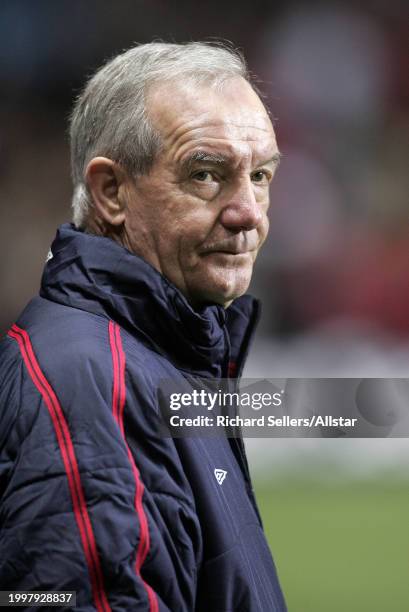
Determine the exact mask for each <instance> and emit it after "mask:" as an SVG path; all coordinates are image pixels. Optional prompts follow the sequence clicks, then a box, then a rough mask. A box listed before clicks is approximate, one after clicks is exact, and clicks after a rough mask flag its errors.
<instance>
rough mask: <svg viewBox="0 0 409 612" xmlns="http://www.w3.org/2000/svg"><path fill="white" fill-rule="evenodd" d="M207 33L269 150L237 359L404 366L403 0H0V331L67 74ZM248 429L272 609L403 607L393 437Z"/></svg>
mask: <svg viewBox="0 0 409 612" xmlns="http://www.w3.org/2000/svg"><path fill="white" fill-rule="evenodd" d="M209 37H223V38H227V39H229V40H231V41H233V42H234V43H235V44H236V45H237V46H239V47H241V48H242V49H243V51H244V53H245V55H246V57H247V59H248V62H249V65H250V68H251V70H252V71H253V72H254V73H255V74H256V75H258V76H259V77H260V79H261V81H262V83H263V84H262V85H261V87H262V89H263V90H264V92H265V94H266V100H267V103H268V105H269V107H270V108H271V110H272V113H273V116H274V117H275V118H277V120H276V130H277V134H278V139H279V144H280V147H281V150H282V152H283V154H284V158H283V162H282V165H281V167H280V170H279V173H278V175H277V178H276V181H275V184H274V185H273V187H272V206H271V215H270V218H271V233H270V238H269V242H268V244H267V245H266V246H265V248H264V251H263V253H262V254H261V255H260V259H259V265H258V269H257V272H256V276H255V281H254V284H253V287H252V292H253V293H254V294H255V295H257V296H259V297H260V298H261V299H262V301H263V313H264V315H263V319H262V324H261V327H260V329H259V333H258V336H257V340H256V344H255V346H254V350H253V353H252V356H251V360H250V362H249V365H248V367H247V370H246V376H247V377H251V376H255V377H262V376H266V377H285V378H287V377H291V376H298V377H302V376H315V377H324V376H334V377H336V376H345V377H347V376H350V377H354V376H357V377H361V376H368V377H370V376H380V377H382V376H384V377H395V378H396V377H407V375H408V372H409V282H408V276H409V223H408V221H409V201H408V200H409V198H408V193H409V166H408V160H409V65H408V64H409V62H408V52H409V5H408V3H407V2H403V1H399V0H362V1H361V2H360V3H359V4H358V3H357V2H352V0H350V1H349V2H347V1H344V2H341V1H339V2H333V1H327V2H317V1H311V2H308V3H307V2H304V3H303V2H301V1H298V2H295V1H294V0H287V1H286V2H284V1H283V0H277V1H276V2H274V3H273V2H268V1H267V0H252V1H251V2H243V1H241V0H236V1H235V2H220V1H218V2H215V1H214V0H209V1H208V2H206V3H200V4H199V3H194V2H186V1H184V0H182V1H180V2H177V3H176V2H166V1H165V0H151V1H150V2H148V1H147V0H144V1H143V0H117V1H115V2H113V1H111V2H108V1H103V0H87V2H80V1H79V0H70V1H69V2H68V1H67V0H59V2H55V1H54V2H53V1H51V0H49V1H47V0H37V1H36V2H32V1H29V0H26V1H25V0H3V1H2V3H1V7H0V57H1V64H0V66H1V82H2V91H3V93H2V96H1V98H0V115H1V126H2V129H1V133H0V185H1V191H0V193H1V208H0V215H1V222H0V228H1V240H0V250H1V253H0V279H1V308H0V330H1V331H2V332H4V331H6V330H7V328H8V326H9V325H10V324H11V323H12V322H13V321H14V319H15V318H16V316H17V315H18V313H19V311H20V310H21V309H22V307H23V306H24V304H25V303H26V302H27V300H28V299H29V298H30V297H31V296H32V295H33V294H34V293H36V292H37V290H38V285H39V279H40V275H41V270H42V267H43V263H44V260H45V257H46V253H47V251H48V248H49V244H50V242H51V240H52V238H53V236H54V233H55V228H56V226H57V225H59V224H60V223H62V222H65V221H67V220H69V218H70V210H69V202H70V176H69V151H68V139H67V136H66V119H67V116H68V114H69V111H70V107H71V104H72V101H73V98H74V96H75V94H76V92H77V91H78V90H79V88H80V87H81V85H82V84H83V82H84V79H85V78H86V76H87V75H88V74H90V73H91V72H92V71H93V70H94V69H95V68H96V67H98V66H99V65H100V64H101V63H102V62H103V60H105V59H107V58H109V57H110V56H112V55H114V54H115V53H117V52H119V51H120V50H122V49H124V48H126V47H128V46H130V45H131V44H132V43H133V42H148V41H150V40H152V39H153V38H162V39H164V40H175V41H178V42H179V41H186V40H195V39H207V38H209ZM248 448H249V453H250V459H251V464H252V467H253V473H254V475H255V479H256V488H257V490H258V493H259V499H260V505H261V510H262V514H263V517H264V522H265V527H266V531H267V533H268V536H269V538H270V541H271V544H272V548H273V551H274V554H275V558H276V561H277V564H278V567H279V572H280V575H281V578H282V582H283V587H284V590H285V592H286V597H287V600H288V604H289V610H290V612H321V611H322V612H347V611H348V612H378V611H379V612H381V611H382V612H385V611H386V610H387V611H388V612H404V611H407V610H409V573H408V572H409V527H408V511H409V493H408V485H409V469H408V468H409V442H408V441H407V440H405V439H401V440H399V439H390V440H377V439H372V440H345V439H341V440H340V439H330V440H328V439H327V440H294V439H292V440H288V439H287V440H285V439H282V440H277V439H275V440H270V441H269V440H262V441H260V440H248ZM265 612H268V611H265Z"/></svg>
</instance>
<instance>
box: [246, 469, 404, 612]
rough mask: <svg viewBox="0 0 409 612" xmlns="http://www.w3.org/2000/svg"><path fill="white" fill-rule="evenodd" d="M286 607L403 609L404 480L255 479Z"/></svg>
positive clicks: (316, 611) (313, 611)
mask: <svg viewBox="0 0 409 612" xmlns="http://www.w3.org/2000/svg"><path fill="white" fill-rule="evenodd" d="M255 488H256V494H257V499H258V503H259V507H260V511H261V514H262V517H263V521H264V527H265V531H266V534H267V537H268V540H269V542H270V546H271V549H272V551H273V553H274V558H275V562H276V565H277V568H278V572H279V576H280V581H281V584H282V587H283V590H284V593H285V597H286V601H287V605H288V609H289V612H408V611H409V482H408V481H406V482H405V481H403V482H392V483H391V482H388V480H386V479H383V480H378V481H374V480H371V481H364V482H348V481H345V482H343V481H341V482H339V481H337V482H336V483H335V484H333V485H327V484H319V483H317V482H311V483H309V482H306V481H305V480H303V481H298V482H297V481H296V480H294V479H289V480H288V481H287V482H286V483H284V482H282V481H278V482H277V481H274V482H271V483H269V484H267V483H266V481H263V482H261V481H260V482H258V483H257V481H256V487H255Z"/></svg>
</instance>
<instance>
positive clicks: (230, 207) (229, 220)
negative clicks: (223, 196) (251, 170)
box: [220, 177, 263, 232]
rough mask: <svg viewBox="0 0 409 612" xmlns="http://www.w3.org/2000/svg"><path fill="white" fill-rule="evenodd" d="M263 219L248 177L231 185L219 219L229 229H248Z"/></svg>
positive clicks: (257, 224)
mask: <svg viewBox="0 0 409 612" xmlns="http://www.w3.org/2000/svg"><path fill="white" fill-rule="evenodd" d="M262 219H263V212H262V210H261V208H260V204H259V202H257V200H256V197H255V193H254V187H253V184H252V182H251V179H250V178H247V177H246V178H245V179H242V180H241V181H240V183H239V184H237V185H235V186H234V188H233V187H232V191H231V193H230V194H229V197H228V201H227V203H226V204H225V206H224V208H223V210H222V212H221V215H220V221H221V223H222V224H223V225H224V227H225V228H226V229H229V230H231V231H235V232H239V231H243V230H244V231H250V230H252V229H255V228H257V227H258V226H259V225H260V223H261V221H262Z"/></svg>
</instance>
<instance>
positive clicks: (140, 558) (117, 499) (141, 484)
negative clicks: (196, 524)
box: [0, 335, 195, 612]
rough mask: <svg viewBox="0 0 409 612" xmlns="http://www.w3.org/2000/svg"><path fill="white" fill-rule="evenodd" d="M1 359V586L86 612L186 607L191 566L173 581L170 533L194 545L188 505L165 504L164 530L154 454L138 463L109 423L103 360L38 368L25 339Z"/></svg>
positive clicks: (10, 342)
mask: <svg viewBox="0 0 409 612" xmlns="http://www.w3.org/2000/svg"><path fill="white" fill-rule="evenodd" d="M68 353H69V354H70V351H68ZM0 357H1V364H2V365H1V374H0V385H1V387H0V389H1V390H0V588H1V589H2V590H36V591H39V590H45V591H74V592H76V606H75V608H76V609H77V610H83V611H88V610H98V611H100V610H101V611H104V612H107V611H108V610H124V611H125V610H131V609H132V610H135V611H141V612H142V611H144V612H145V611H149V612H157V611H160V612H167V611H168V610H169V611H170V610H174V609H180V610H189V609H192V608H191V607H190V605H191V603H189V602H191V601H192V600H193V599H194V586H193V583H192V579H191V578H192V576H193V574H194V572H195V568H193V566H192V568H191V569H189V568H187V569H186V570H183V571H185V572H186V571H187V575H185V576H183V574H180V575H176V579H177V580H178V579H179V578H180V577H182V578H181V584H178V583H176V584H172V581H174V578H175V567H178V566H180V567H181V568H182V567H183V565H184V563H185V561H186V558H182V557H181V556H180V554H179V553H178V549H177V547H176V546H175V535H176V540H179V541H181V542H182V543H183V544H184V543H187V546H188V548H189V547H190V548H191V547H192V544H191V540H190V537H189V529H190V527H189V525H190V523H191V521H192V517H191V512H190V508H189V507H188V504H184V501H183V500H182V499H181V500H176V502H175V499H174V498H172V504H173V506H172V509H171V510H170V513H171V514H173V517H174V525H173V526H172V529H173V531H172V532H170V531H169V529H170V526H169V525H167V524H166V517H165V516H164V513H163V512H162V511H161V506H160V501H161V500H162V498H163V494H162V493H158V492H155V491H151V490H150V488H149V482H150V478H149V477H148V478H146V480H147V482H148V484H147V483H146V482H145V478H144V476H145V471H146V466H147V465H148V464H147V463H146V454H149V453H148V452H145V450H143V449H142V451H141V452H143V456H144V457H143V460H141V464H140V465H138V464H137V462H136V461H135V459H134V455H135V452H134V450H135V449H133V450H131V448H130V445H129V444H128V443H127V441H126V438H125V436H124V432H123V431H122V432H121V424H120V423H119V422H118V421H117V420H116V419H115V418H113V414H112V410H113V403H112V396H113V391H112V378H111V377H110V376H107V370H105V369H104V367H103V364H102V365H101V363H98V365H96V364H95V363H94V362H93V358H92V359H88V358H87V357H86V356H85V357H82V358H81V359H80V361H81V367H78V363H77V364H76V365H74V363H73V362H74V361H75V360H73V359H71V360H63V364H57V366H58V367H56V368H55V367H54V368H51V364H50V362H47V360H46V359H45V360H43V363H44V365H45V367H43V363H40V360H39V359H37V356H36V351H35V350H34V349H33V347H32V345H31V344H30V339H29V338H28V336H27V337H24V336H23V335H21V336H20V337H19V338H17V337H16V338H9V339H7V340H6V341H5V342H4V343H3V346H2V348H1V349H0ZM63 366H64V367H63ZM53 371H58V372H61V371H64V377H63V379H64V384H62V383H61V380H60V379H57V378H55V376H54V375H53ZM58 376H59V377H61V374H59V375H58ZM114 392H115V386H114ZM118 408H121V406H120V405H118ZM122 409H123V407H122ZM136 409H138V407H136ZM165 497H166V494H165ZM168 501H169V500H168ZM165 506H166V507H168V509H169V508H170V506H169V503H167V504H165ZM175 530H176V531H175ZM192 559H193V555H190V556H189V562H191V560H192ZM191 565H192V563H191ZM189 582H190V587H192V588H191V589H190V590H189ZM172 602H178V603H177V606H178V607H177V608H176V607H173V603H172Z"/></svg>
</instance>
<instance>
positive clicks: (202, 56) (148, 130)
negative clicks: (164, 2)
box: [70, 42, 250, 227]
mask: <svg viewBox="0 0 409 612" xmlns="http://www.w3.org/2000/svg"><path fill="white" fill-rule="evenodd" d="M232 77H243V78H244V79H245V80H246V81H248V82H250V75H249V72H248V70H247V66H246V62H245V60H244V58H243V56H242V55H241V53H240V52H239V51H238V50H237V49H235V48H234V47H232V46H231V45H230V44H228V43H221V42H217V43H214V42H213V43H207V42H206V43H202V42H190V43H186V44H173V43H164V42H153V43H148V44H144V45H137V46H135V47H132V48H131V49H129V50H128V51H126V52H125V53H122V54H120V55H117V56H116V57H114V59H112V60H110V61H109V62H108V63H106V64H105V65H104V66H103V67H102V68H100V69H99V70H98V71H97V72H96V73H95V74H94V76H92V78H91V79H90V80H89V81H88V83H87V84H86V86H85V87H84V89H83V91H82V92H81V94H80V95H79V97H78V98H77V100H76V103H75V106H74V109H73V112H72V115H71V120H70V140H71V166H72V179H73V184H74V195H73V200H72V207H73V221H74V223H75V225H76V226H77V227H81V226H84V224H85V223H86V218H87V214H88V211H89V207H90V205H91V197H90V195H89V193H88V190H87V187H86V184H85V180H84V173H85V170H86V167H87V165H88V163H89V161H90V160H91V159H92V158H94V157H96V156H99V155H101V156H104V157H109V158H110V159H112V160H113V161H115V162H117V163H120V164H121V165H122V166H123V167H124V168H125V169H126V170H127V171H128V172H130V173H131V174H132V175H133V176H135V177H136V176H138V175H140V174H144V173H146V172H148V171H149V169H150V167H151V166H152V163H153V161H154V159H155V156H156V155H157V153H158V151H159V150H160V145H161V141H160V137H159V134H158V133H157V132H156V131H155V128H154V126H152V125H151V123H150V121H149V117H148V113H147V110H146V106H145V100H146V97H147V93H148V88H149V87H150V86H151V85H153V84H154V83H158V82H164V81H168V82H169V81H175V80H176V81H177V80H178V79H180V78H183V80H184V81H186V79H187V80H189V81H191V82H193V83H194V84H196V85H200V84H203V83H208V84H209V85H210V86H215V87H221V86H222V84H223V82H224V81H226V80H227V79H229V78H232Z"/></svg>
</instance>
